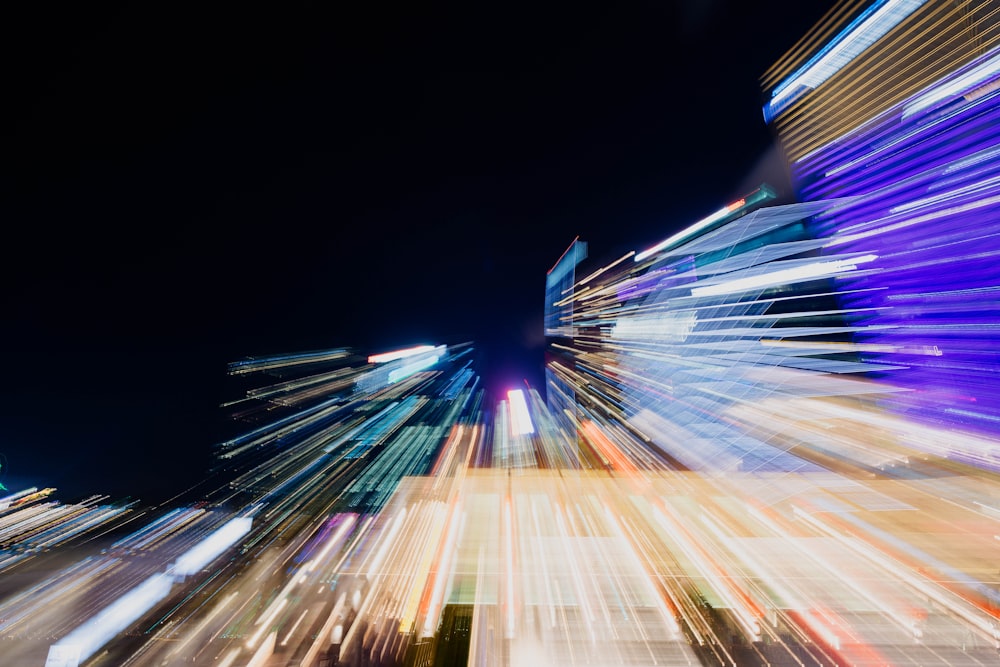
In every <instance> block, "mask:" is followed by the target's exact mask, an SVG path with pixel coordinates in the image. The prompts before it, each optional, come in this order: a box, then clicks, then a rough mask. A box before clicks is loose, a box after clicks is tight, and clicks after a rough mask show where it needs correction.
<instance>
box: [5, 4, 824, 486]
mask: <svg viewBox="0 0 1000 667" xmlns="http://www.w3.org/2000/svg"><path fill="white" fill-rule="evenodd" d="M22 4H24V5H33V6H30V7H23V8H22V9H21V10H19V11H20V13H19V14H12V15H8V17H7V18H6V20H5V26H4V31H5V35H4V36H3V37H4V38H3V40H2V41H3V47H2V48H3V58H4V62H5V70H6V71H5V75H4V84H3V85H4V95H3V98H4V100H5V103H4V107H5V109H4V110H5V114H4V115H5V116H6V117H7V120H6V121H4V122H3V124H2V126H0V127H2V141H3V144H2V147H0V150H2V155H3V165H4V171H3V174H2V184H0V193H2V209H0V216H2V218H0V219H2V220H3V223H4V225H3V229H4V232H5V233H4V242H3V244H2V246H0V247H2V252H3V262H2V268H0V271H2V279H3V299H2V302H0V305H2V313H3V320H2V323H3V327H2V334H0V341H2V342H3V344H4V345H3V350H4V353H5V356H6V360H5V361H6V363H5V364H4V372H3V380H4V381H3V383H2V396H0V398H2V403H0V454H2V455H3V456H4V457H5V460H6V463H5V465H4V468H3V470H2V471H0V482H3V483H4V484H6V485H7V486H8V487H11V488H14V489H16V488H20V487H23V486H25V485H29V484H31V485H38V486H57V487H59V488H60V489H61V491H62V493H61V494H60V495H61V496H63V497H77V496H79V495H82V494H85V493H88V492H91V491H93V492H103V493H108V494H111V495H112V496H113V497H121V496H123V495H132V496H138V497H141V498H142V499H143V500H150V501H157V500H159V499H163V498H166V497H167V496H169V495H170V492H171V491H175V490H179V489H181V488H183V487H184V486H186V485H189V484H190V483H191V482H193V481H194V480H196V479H198V478H199V477H200V476H201V475H202V473H203V472H204V471H205V470H206V468H207V467H208V464H209V451H210V447H211V444H212V443H213V442H216V441H218V440H219V439H221V437H222V436H223V434H225V433H228V432H229V431H231V430H232V428H233V427H232V424H230V423H229V422H228V421H227V419H226V413H225V411H223V410H222V409H220V408H219V403H220V402H221V401H223V400H226V399H230V398H234V396H233V395H231V394H228V393H227V392H228V391H230V389H231V387H230V385H229V384H228V383H227V381H226V376H225V368H226V363H227V362H229V361H232V360H235V359H239V358H242V357H244V356H246V355H254V354H264V353H276V352H291V351H301V350H312V349H322V348H328V347H337V346H342V345H348V346H354V347H358V348H360V349H362V350H363V351H366V352H367V351H381V350H385V349H391V348H392V347H395V346H403V345H409V344H415V343H442V342H450V343H456V342H461V341H465V340H475V341H477V343H478V345H479V347H480V349H481V350H482V351H483V353H484V355H485V357H484V362H483V366H484V367H483V368H480V371H481V372H482V373H483V374H484V375H485V376H486V378H487V380H488V382H489V383H490V384H491V386H499V385H501V384H503V383H507V382H516V381H518V380H520V379H521V378H527V379H528V380H529V381H530V382H531V383H532V384H533V385H534V386H540V384H541V378H542V339H541V313H542V297H543V287H544V275H545V272H546V270H548V268H549V267H550V266H551V265H552V263H553V262H554V261H555V260H556V259H557V258H558V257H559V255H560V254H561V253H562V251H563V250H564V249H565V247H566V246H567V245H568V244H569V243H570V241H572V240H573V238H574V237H576V236H577V235H579V236H580V237H581V238H582V239H584V240H587V241H588V242H590V249H591V257H592V258H595V259H597V260H611V259H614V258H617V257H618V256H619V255H620V254H622V253H624V252H625V251H628V250H632V249H639V250H641V249H642V248H643V247H645V246H647V245H650V244H652V243H654V242H656V241H659V240H660V239H662V238H664V237H665V236H667V235H669V234H670V233H671V232H672V231H675V230H676V229H678V228H679V227H682V226H684V225H686V224H689V223H691V222H693V221H694V220H696V219H698V218H699V217H701V216H704V215H705V214H707V213H709V212H711V211H714V210H715V209H717V208H719V207H720V206H722V205H724V204H725V203H727V202H728V201H730V200H732V199H735V198H737V197H738V196H739V195H742V194H745V193H746V192H748V191H749V190H752V189H753V188H754V187H755V186H756V185H758V184H759V183H760V182H761V181H763V180H767V181H768V182H770V183H772V185H775V186H776V187H778V189H779V190H780V191H782V192H783V193H785V194H787V185H786V184H785V183H784V182H782V181H781V178H782V173H783V172H782V170H781V168H780V161H779V158H778V156H777V153H776V151H775V149H774V147H773V140H772V138H771V135H770V133H769V131H768V129H767V128H766V127H765V126H764V124H763V120H762V118H761V113H760V103H761V94H760V91H759V88H758V77H759V75H760V74H762V73H763V71H764V70H765V69H766V68H767V67H768V66H769V65H770V64H772V63H773V62H774V61H775V60H776V59H777V58H778V57H779V56H780V55H781V54H783V53H784V52H785V51H786V50H787V49H788V48H789V47H791V46H792V45H793V44H794V42H795V41H796V40H797V39H798V38H799V37H800V36H801V35H802V34H803V33H804V32H805V30H806V29H807V28H808V27H809V26H811V25H812V24H813V23H814V22H815V21H816V20H817V19H818V18H819V17H820V16H821V15H822V14H823V13H824V11H825V10H826V9H827V7H828V5H829V4H830V3H826V2H824V3H818V2H787V1H786V2H777V1H774V0H772V1H767V0H762V1H761V2H756V3H747V2H743V1H738V0H731V1H728V2H727V1H724V0H715V1H711V0H703V1H698V0H688V1H686V2H684V1H681V2H668V1H663V2H654V1H651V0H650V1H646V2H623V3H615V2H601V3H596V2H595V3H587V2H573V3H536V2H531V3H518V2H504V3H468V2H466V3H454V4H434V5H425V3H405V4H404V3H399V4H387V3H379V2H369V3H366V2H280V3H268V5H270V6H268V5H265V4H260V5H255V4H252V3H242V2H241V3H230V4H227V3H183V2H180V3H160V4H155V3H120V4H119V5H114V4H106V5H102V8H94V7H93V6H89V4H88V3H77V4H76V5H68V6H67V7H62V8H59V9H58V10H57V9H55V8H54V7H53V6H51V5H45V4H44V3H22Z"/></svg>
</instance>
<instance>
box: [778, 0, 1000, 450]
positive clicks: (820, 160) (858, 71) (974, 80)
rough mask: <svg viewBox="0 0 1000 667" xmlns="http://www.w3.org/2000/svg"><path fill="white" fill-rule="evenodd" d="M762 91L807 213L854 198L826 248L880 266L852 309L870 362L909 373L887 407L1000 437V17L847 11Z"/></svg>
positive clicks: (892, 2) (851, 295) (886, 5)
mask: <svg viewBox="0 0 1000 667" xmlns="http://www.w3.org/2000/svg"><path fill="white" fill-rule="evenodd" d="M762 82H763V85H764V87H765V90H766V97H767V102H766V104H765V106H764V116H765V118H766V119H768V120H769V121H770V122H771V124H772V126H773V127H774V129H775V130H776V132H777V134H778V136H779V137H780V140H781V144H782V146H783V148H784V151H785V153H786V155H787V158H788V162H789V166H790V169H791V174H792V177H793V179H794V182H795V186H796V188H797V191H798V193H799V196H800V198H801V199H802V200H805V201H813V200H821V199H829V198H853V199H851V200H849V201H847V202H845V203H844V205H842V206H839V207H837V208H836V209H835V210H834V211H832V212H830V213H828V214H826V215H821V216H818V217H817V219H816V220H815V221H814V223H813V224H814V233H815V234H816V235H817V236H819V237H822V238H829V239H830V240H831V242H830V245H829V246H828V247H827V249H826V251H827V252H836V253H841V252H845V251H856V252H861V253H872V254H875V255H877V256H878V258H877V259H876V260H874V261H873V262H872V263H871V265H870V268H871V271H869V272H866V273H864V274H862V275H858V276H856V277H855V278H852V279H850V280H848V281H847V282H846V283H845V286H844V287H845V289H843V290H842V294H841V297H840V300H841V303H842V305H843V306H844V307H845V308H853V309H859V310H861V311H863V313H864V314H863V315H858V317H857V319H856V322H857V323H858V324H863V325H865V326H867V331H864V332H860V331H859V332H858V333H856V334H855V340H856V341H857V342H859V343H864V344H866V345H867V346H868V347H867V349H866V350H864V351H863V352H861V354H862V356H863V357H864V359H865V360H867V361H871V362H874V363H884V364H892V365H896V366H902V367H904V368H900V369H898V370H896V371H894V372H893V373H892V374H891V375H888V376H886V377H885V379H886V380H888V381H889V382H891V383H892V384H894V385H896V386H898V387H901V388H906V389H908V390H909V391H906V392H900V393H898V394H896V395H894V397H893V398H892V400H891V401H885V402H884V404H885V405H887V406H891V407H892V408H893V409H894V410H896V411H898V412H900V413H902V414H906V415H908V416H910V417H912V418H915V419H919V420H923V421H927V422H929V423H936V424H942V425H946V426H950V427H955V428H962V429H967V430H974V431H978V432H981V433H991V434H996V433H997V432H1000V392H998V391H997V389H996V386H997V385H996V378H997V374H998V372H1000V365H998V361H1000V360H998V358H997V354H996V350H997V349H998V346H997V338H996V329H995V327H996V326H997V322H998V321H1000V291H998V287H997V286H998V284H1000V261H997V260H998V253H1000V148H998V146H1000V8H998V6H997V3H995V2H984V1H980V0H971V1H967V2H928V1H922V0H880V1H878V2H842V3H840V4H838V5H837V7H835V8H834V9H833V10H831V12H830V13H829V14H828V16H827V17H826V19H825V20H824V21H822V22H821V23H820V24H819V25H817V26H816V27H815V28H814V29H813V30H812V31H811V32H810V33H809V34H808V35H806V36H805V37H803V39H802V40H801V42H800V43H799V45H797V46H796V47H795V48H794V49H792V50H791V51H790V52H789V53H788V54H787V55H786V56H785V57H784V58H782V59H781V60H780V61H779V62H778V63H777V64H776V65H775V66H774V67H772V68H771V69H770V70H769V71H768V72H767V73H766V74H765V76H764V77H763V79H762ZM980 463H981V464H982V463H983V462H982V461H980ZM990 465H991V466H993V467H998V466H1000V458H997V457H993V460H992V461H991V462H990Z"/></svg>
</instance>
